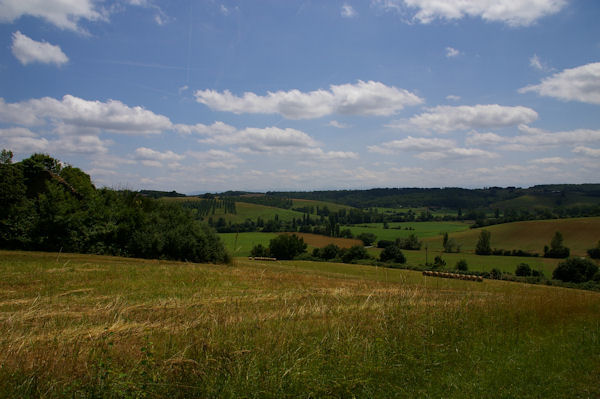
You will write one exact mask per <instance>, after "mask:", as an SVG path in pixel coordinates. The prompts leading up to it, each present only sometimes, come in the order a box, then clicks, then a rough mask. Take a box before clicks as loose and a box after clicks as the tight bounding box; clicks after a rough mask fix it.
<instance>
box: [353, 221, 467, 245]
mask: <svg viewBox="0 0 600 399" xmlns="http://www.w3.org/2000/svg"><path fill="white" fill-rule="evenodd" d="M345 228H349V229H350V231H351V232H352V234H353V235H354V236H357V235H359V234H361V233H373V234H375V236H376V237H377V241H379V240H391V241H394V240H395V239H396V238H406V237H408V236H409V235H411V234H415V235H416V236H417V237H419V238H420V239H423V238H427V237H437V236H441V235H442V234H444V233H454V232H459V231H464V230H468V229H469V223H465V222H404V223H389V224H388V228H387V229H386V228H384V227H383V223H363V224H358V225H351V226H343V227H342V229H345Z"/></svg>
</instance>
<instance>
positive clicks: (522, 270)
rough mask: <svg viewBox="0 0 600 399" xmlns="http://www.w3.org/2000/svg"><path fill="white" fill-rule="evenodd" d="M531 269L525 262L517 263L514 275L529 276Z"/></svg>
mask: <svg viewBox="0 0 600 399" xmlns="http://www.w3.org/2000/svg"><path fill="white" fill-rule="evenodd" d="M531 275H532V270H531V267H530V266H529V265H528V264H527V263H519V264H518V265H517V268H516V269H515V276H523V277H527V276H531Z"/></svg>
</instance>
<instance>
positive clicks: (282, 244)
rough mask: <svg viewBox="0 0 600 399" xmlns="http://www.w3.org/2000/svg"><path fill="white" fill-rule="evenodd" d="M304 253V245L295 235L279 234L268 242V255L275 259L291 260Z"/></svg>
mask: <svg viewBox="0 0 600 399" xmlns="http://www.w3.org/2000/svg"><path fill="white" fill-rule="evenodd" d="M304 252H306V244H305V243H304V240H303V239H302V238H300V237H298V236H297V235H296V234H291V235H290V234H281V235H279V236H277V237H275V238H273V239H272V240H271V241H270V242H269V253H270V254H271V256H273V257H275V258H277V259H293V258H294V257H295V256H298V255H300V254H301V253H304Z"/></svg>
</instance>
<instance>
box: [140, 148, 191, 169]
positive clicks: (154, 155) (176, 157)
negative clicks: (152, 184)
mask: <svg viewBox="0 0 600 399" xmlns="http://www.w3.org/2000/svg"><path fill="white" fill-rule="evenodd" d="M134 156H135V159H137V160H140V161H152V162H163V161H166V162H174V161H181V160H183V159H184V158H185V155H181V154H176V153H174V152H173V151H164V152H160V151H156V150H153V149H151V148H147V147H139V148H136V150H135V153H134ZM153 166H154V165H153Z"/></svg>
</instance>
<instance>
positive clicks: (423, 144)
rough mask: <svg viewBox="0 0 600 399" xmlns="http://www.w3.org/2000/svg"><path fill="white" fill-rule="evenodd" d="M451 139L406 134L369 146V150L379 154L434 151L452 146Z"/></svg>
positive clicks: (453, 144)
mask: <svg viewBox="0 0 600 399" xmlns="http://www.w3.org/2000/svg"><path fill="white" fill-rule="evenodd" d="M454 146H455V143H454V141H453V140H447V139H438V138H424V137H412V136H408V137H407V138H405V139H402V140H393V141H388V142H387V143H383V144H380V145H372V146H369V147H368V149H369V151H370V152H377V153H380V154H395V153H397V152H399V151H420V152H425V151H435V150H445V149H448V148H451V147H454Z"/></svg>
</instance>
